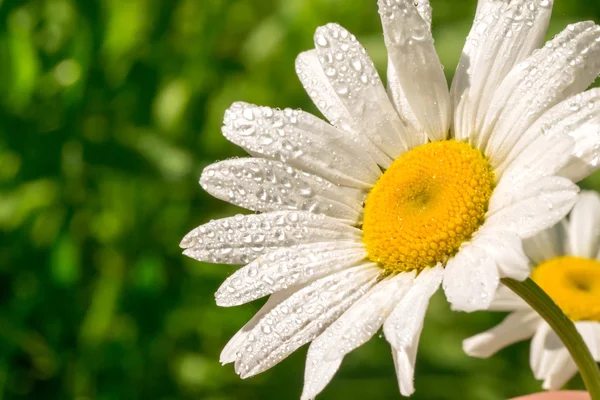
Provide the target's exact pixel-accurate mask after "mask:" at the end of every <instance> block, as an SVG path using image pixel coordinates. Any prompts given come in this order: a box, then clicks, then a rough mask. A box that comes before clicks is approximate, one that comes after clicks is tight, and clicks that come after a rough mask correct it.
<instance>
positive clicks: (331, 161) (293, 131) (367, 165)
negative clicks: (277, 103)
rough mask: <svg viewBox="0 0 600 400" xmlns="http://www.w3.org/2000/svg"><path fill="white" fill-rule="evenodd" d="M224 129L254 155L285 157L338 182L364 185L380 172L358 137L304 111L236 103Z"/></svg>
mask: <svg viewBox="0 0 600 400" xmlns="http://www.w3.org/2000/svg"><path fill="white" fill-rule="evenodd" d="M222 130H223V135H224V136H225V137H226V138H227V139H228V140H230V141H231V142H233V143H235V144H237V145H238V146H240V147H242V148H243V149H245V150H246V151H248V152H249V153H250V154H252V155H254V156H262V157H266V158H270V159H274V160H277V161H281V162H284V163H285V164H287V165H289V166H291V167H294V168H298V169H300V170H302V171H305V172H310V173H313V174H315V175H317V176H321V177H323V178H325V179H328V180H330V181H331V182H333V183H335V184H340V185H347V186H351V187H357V188H363V189H366V188H370V187H371V186H372V185H373V184H374V183H375V181H377V178H379V176H380V175H381V171H380V170H379V168H378V167H377V165H376V164H375V163H374V162H373V160H372V159H371V158H370V157H369V156H368V154H365V152H364V151H363V150H362V149H361V148H360V145H359V144H358V142H354V141H353V140H352V138H351V137H348V135H347V134H345V133H344V132H342V131H340V130H338V129H336V128H334V127H333V126H331V125H329V124H327V123H326V122H325V121H322V120H320V119H319V118H317V117H315V116H313V115H310V114H308V113H305V112H303V111H299V110H291V109H285V110H276V109H272V108H269V107H258V106H254V105H251V104H246V103H235V104H233V105H232V106H231V107H230V108H229V109H228V110H227V111H226V112H225V118H224V122H223V129H222ZM332 149H335V150H334V151H332Z"/></svg>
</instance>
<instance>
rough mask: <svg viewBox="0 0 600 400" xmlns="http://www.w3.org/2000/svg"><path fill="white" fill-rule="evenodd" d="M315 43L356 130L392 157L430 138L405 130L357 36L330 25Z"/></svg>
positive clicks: (318, 32) (317, 33)
mask: <svg viewBox="0 0 600 400" xmlns="http://www.w3.org/2000/svg"><path fill="white" fill-rule="evenodd" d="M315 46H316V49H317V52H318V54H319V60H320V61H321V65H322V67H323V70H324V71H325V75H327V76H328V77H329V79H330V82H331V86H332V87H333V88H334V90H335V92H336V93H337V94H338V95H339V97H340V99H341V102H342V103H343V104H344V106H345V107H346V109H348V110H349V112H350V114H351V115H352V116H353V120H352V124H353V126H352V129H353V130H355V131H358V132H362V133H363V134H364V135H365V136H366V137H367V138H368V139H369V140H370V141H371V143H373V144H374V145H376V146H377V147H378V148H379V149H380V150H382V151H383V152H385V153H386V154H387V155H388V156H389V157H390V159H392V160H393V159H396V158H397V157H398V156H399V155H400V154H402V153H404V152H406V151H407V150H409V149H411V148H413V147H415V146H418V145H420V144H423V143H425V142H426V141H427V138H426V137H425V135H422V137H419V136H418V135H411V134H409V132H408V131H407V130H406V128H405V127H404V125H403V123H402V121H401V120H400V118H399V117H398V114H397V113H396V110H395V109H394V107H393V105H392V104H391V103H390V101H389V98H388V96H387V93H386V92H385V89H384V87H383V84H382V83H381V80H380V79H379V76H378V75H377V71H376V69H375V66H374V65H373V62H372V61H371V59H370V58H369V56H368V55H367V53H366V51H365V49H364V48H363V47H362V46H361V45H360V44H359V43H358V41H357V40H356V38H355V37H354V35H352V34H350V33H349V32H348V31H347V30H346V29H344V28H342V27H341V26H340V25H338V24H328V25H326V26H323V27H320V28H318V29H317V32H316V34H315ZM383 167H387V165H383Z"/></svg>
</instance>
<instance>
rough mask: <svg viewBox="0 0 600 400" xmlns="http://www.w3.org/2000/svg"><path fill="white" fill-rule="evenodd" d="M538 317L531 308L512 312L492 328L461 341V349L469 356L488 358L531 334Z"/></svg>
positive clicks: (537, 323) (536, 324)
mask: <svg viewBox="0 0 600 400" xmlns="http://www.w3.org/2000/svg"><path fill="white" fill-rule="evenodd" d="M539 323H540V317H539V316H538V315H537V314H536V313H535V312H533V311H531V310H525V311H519V312H514V313H511V314H509V315H508V317H506V318H505V319H504V321H502V322H501V323H500V324H498V325H497V326H495V327H494V328H492V329H490V330H488V331H486V332H483V333H480V334H478V335H475V336H473V337H470V338H468V339H466V340H465V341H463V350H464V351H465V353H467V354H468V355H469V356H471V357H478V358H488V357H490V356H492V355H494V354H495V353H496V352H497V351H499V350H501V349H503V348H505V347H506V346H509V345H511V344H513V343H516V342H519V341H521V340H525V339H528V338H530V337H532V336H533V334H534V333H535V331H536V329H537V327H538V325H539Z"/></svg>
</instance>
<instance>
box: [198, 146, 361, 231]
mask: <svg viewBox="0 0 600 400" xmlns="http://www.w3.org/2000/svg"><path fill="white" fill-rule="evenodd" d="M200 185H201V186H202V188H204V190H206V191H207V192H208V193H210V194H212V195H213V196H214V197H216V198H219V199H221V200H225V201H228V202H230V203H232V204H235V205H238V206H240V207H244V208H247V209H249V210H253V211H261V212H269V211H281V210H297V211H310V212H312V213H315V214H325V215H329V216H330V217H334V218H339V219H342V220H346V221H348V222H350V223H356V222H358V221H360V219H361V218H362V208H363V207H362V202H363V199H364V197H365V195H364V193H363V192H362V191H360V190H358V189H352V188H349V187H344V186H337V185H334V184H333V183H331V182H329V181H327V180H325V179H323V178H320V177H318V176H315V175H312V174H309V173H307V172H302V171H299V170H297V169H295V168H292V167H289V166H286V165H285V164H283V163H282V162H279V161H271V160H266V159H264V158H236V159H232V160H227V161H222V162H220V163H216V164H212V165H209V166H208V167H206V168H205V169H204V171H203V172H202V177H201V178H200Z"/></svg>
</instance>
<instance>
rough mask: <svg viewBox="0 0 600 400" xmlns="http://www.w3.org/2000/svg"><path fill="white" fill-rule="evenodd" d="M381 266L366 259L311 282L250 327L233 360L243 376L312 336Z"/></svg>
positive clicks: (266, 366)
mask: <svg viewBox="0 0 600 400" xmlns="http://www.w3.org/2000/svg"><path fill="white" fill-rule="evenodd" d="M380 272H381V270H380V268H378V267H377V266H376V265H375V264H373V263H366V264H363V265H360V266H358V267H354V268H350V269H347V270H344V271H341V272H338V273H336V274H332V275H329V276H327V277H325V278H322V279H319V280H317V281H315V282H312V283H311V284H309V285H308V286H306V287H304V288H302V289H300V290H299V291H297V292H295V293H294V294H292V295H291V296H290V297H288V298H287V299H286V300H285V301H283V302H281V303H280V304H278V305H277V306H276V307H275V308H273V309H272V310H271V311H270V312H269V313H268V314H266V315H265V316H264V317H263V318H262V319H261V320H260V321H259V322H258V324H257V325H256V326H254V327H253V328H252V330H251V331H250V332H248V335H247V336H246V339H245V341H244V344H243V345H242V350H241V351H240V353H239V356H238V358H237V359H236V361H235V370H236V372H237V373H238V374H240V376H241V377H242V378H248V377H250V376H253V375H256V374H259V373H261V372H263V371H266V370H267V369H269V368H271V367H272V366H274V365H275V364H277V363H279V362H280V361H282V360H283V359H285V358H286V357H287V356H288V355H290V354H291V353H292V352H294V351H296V350H297V349H298V348H299V347H300V346H302V345H304V344H305V343H308V342H310V341H311V340H313V339H315V338H316V337H317V336H318V335H319V334H320V333H321V332H323V330H325V329H326V328H327V327H328V326H329V325H330V324H331V323H332V322H334V321H335V320H337V319H338V318H339V317H340V316H341V315H342V314H343V313H344V311H346V310H347V309H348V308H349V307H350V306H351V305H352V304H354V303H355V302H356V301H357V300H358V299H360V298H361V297H362V296H363V295H364V294H365V293H366V292H368V290H369V289H370V288H371V287H372V286H373V285H374V284H375V282H376V279H377V276H378V275H379V274H380Z"/></svg>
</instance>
